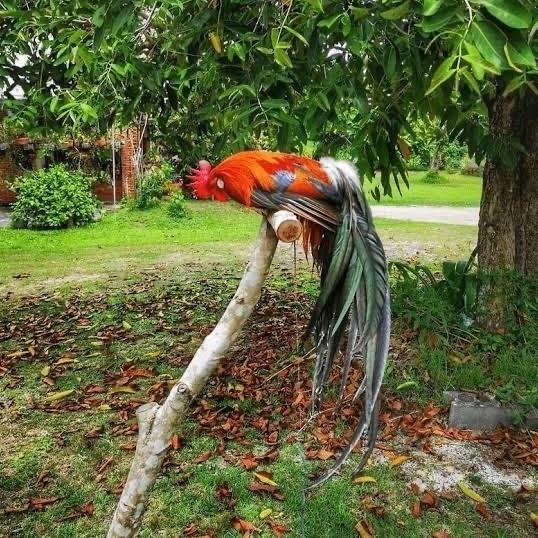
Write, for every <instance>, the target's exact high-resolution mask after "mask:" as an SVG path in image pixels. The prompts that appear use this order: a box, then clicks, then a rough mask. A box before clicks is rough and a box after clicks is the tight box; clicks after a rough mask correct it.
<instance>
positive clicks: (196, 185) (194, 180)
mask: <svg viewBox="0 0 538 538" xmlns="http://www.w3.org/2000/svg"><path fill="white" fill-rule="evenodd" d="M209 172H211V164H210V163H209V162H208V161H200V162H199V163H198V168H193V169H192V170H191V175H190V176H187V177H188V178H189V179H190V180H191V182H190V183H189V189H191V190H192V192H194V194H195V196H196V198H199V199H200V200H204V199H207V198H211V193H210V192H209V184H208V180H209Z"/></svg>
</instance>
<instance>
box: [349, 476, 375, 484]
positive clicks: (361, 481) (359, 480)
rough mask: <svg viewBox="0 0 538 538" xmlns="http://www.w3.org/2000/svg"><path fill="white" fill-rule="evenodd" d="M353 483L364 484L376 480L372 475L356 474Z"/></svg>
mask: <svg viewBox="0 0 538 538" xmlns="http://www.w3.org/2000/svg"><path fill="white" fill-rule="evenodd" d="M353 482H354V483H355V484H365V483H366V482H377V480H376V479H375V478H374V477H373V476H357V477H355V478H354V479H353Z"/></svg>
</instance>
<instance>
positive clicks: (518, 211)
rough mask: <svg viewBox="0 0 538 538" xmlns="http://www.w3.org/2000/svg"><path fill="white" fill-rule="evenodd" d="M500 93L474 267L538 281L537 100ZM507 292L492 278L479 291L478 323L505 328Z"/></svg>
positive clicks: (492, 118)
mask: <svg viewBox="0 0 538 538" xmlns="http://www.w3.org/2000/svg"><path fill="white" fill-rule="evenodd" d="M503 89H504V88H503V85H502V84H501V83H498V84H497V95H496V97H495V99H493V100H492V102H491V103H490V106H489V127H490V134H491V136H492V143H493V144H494V146H495V149H496V156H493V157H488V159H487V161H486V166H485V170H484V182H483V192H482V201H481V205H480V221H479V229H478V263H479V267H480V271H481V273H482V274H484V275H493V274H494V273H499V272H501V273H502V272H503V271H516V272H518V273H521V274H523V275H525V276H529V277H537V278H538V97H537V96H536V95H535V94H534V93H533V92H532V91H530V90H527V91H526V92H525V93H524V94H521V95H520V94H519V93H518V92H515V93H512V94H510V95H508V96H507V97H503V95H502V92H503ZM514 144H515V145H516V146H514ZM517 144H521V145H522V146H523V147H524V148H525V151H524V152H518V151H517V149H516V148H517ZM511 156H513V157H512V159H513V163H512V164H511V163H510V162H509V161H510V158H511ZM506 291H507V290H506V288H504V289H503V286H502V285H501V283H497V284H495V279H494V278H492V279H488V283H487V284H485V285H483V286H482V287H481V290H480V294H479V302H480V307H481V310H482V312H483V313H484V314H485V315H483V317H482V324H483V325H485V326H486V328H488V329H490V330H500V329H502V328H503V325H504V321H505V318H506V314H507V308H510V304H509V302H513V301H507V300H506V299H505V297H506V296H507V293H506ZM513 299H516V298H513Z"/></svg>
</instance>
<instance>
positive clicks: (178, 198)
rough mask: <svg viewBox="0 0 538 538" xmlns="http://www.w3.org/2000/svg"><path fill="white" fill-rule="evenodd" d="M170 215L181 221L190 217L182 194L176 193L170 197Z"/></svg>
mask: <svg viewBox="0 0 538 538" xmlns="http://www.w3.org/2000/svg"><path fill="white" fill-rule="evenodd" d="M168 214H169V215H170V216H171V217H172V218H173V219H176V220H181V219H183V218H185V217H187V216H188V214H189V210H188V208H187V204H186V202H185V197H184V196H183V194H181V193H180V192H174V193H172V195H171V196H170V205H169V206H168Z"/></svg>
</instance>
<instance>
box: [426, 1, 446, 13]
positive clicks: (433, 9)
mask: <svg viewBox="0 0 538 538" xmlns="http://www.w3.org/2000/svg"><path fill="white" fill-rule="evenodd" d="M443 1H444V0H424V8H423V10H422V13H423V14H424V15H426V17H430V16H431V15H435V14H436V13H437V12H438V11H439V8H440V7H441V6H442V5H443Z"/></svg>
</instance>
